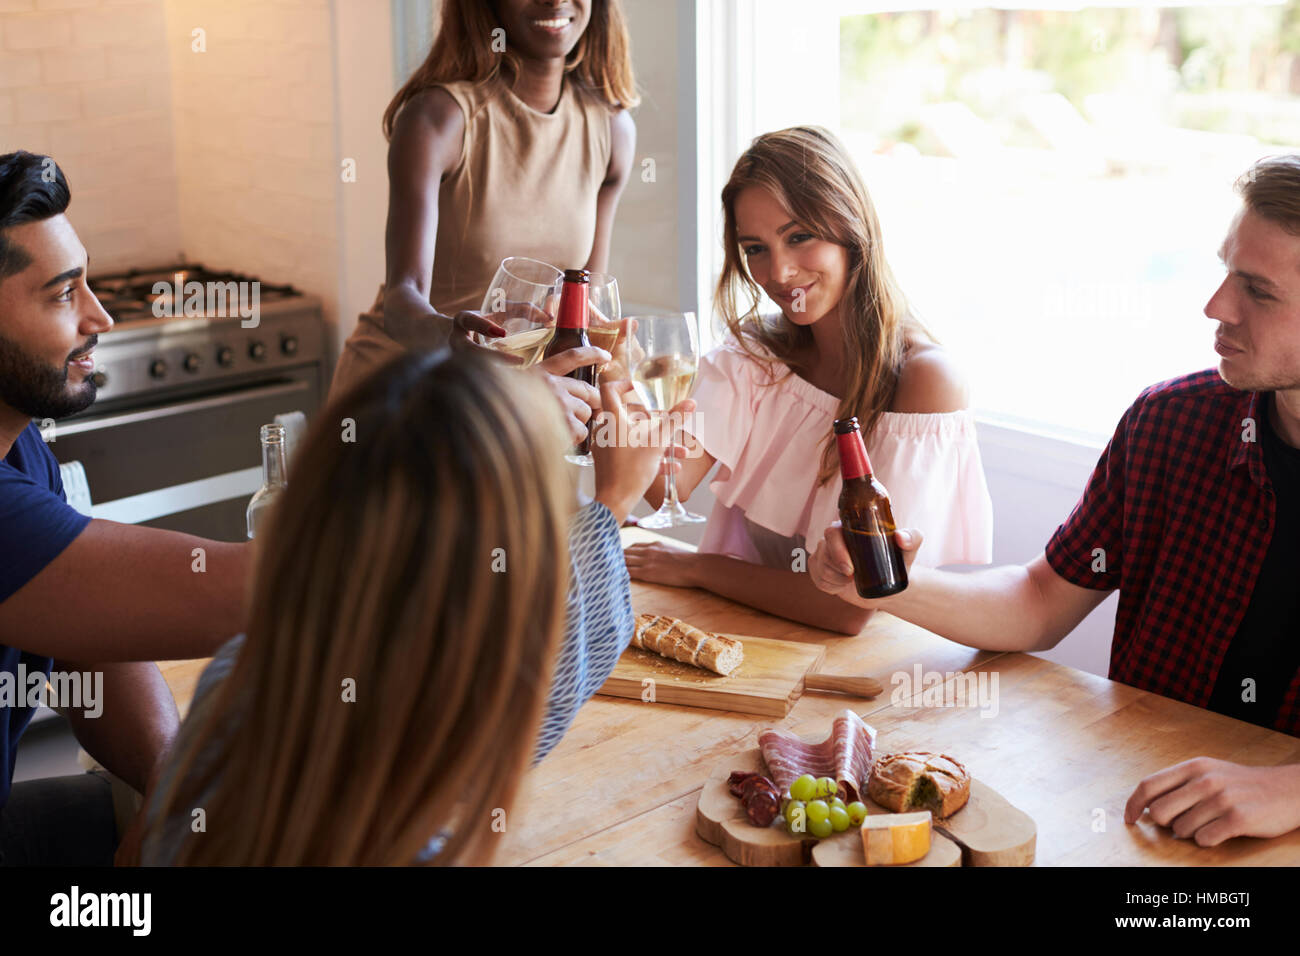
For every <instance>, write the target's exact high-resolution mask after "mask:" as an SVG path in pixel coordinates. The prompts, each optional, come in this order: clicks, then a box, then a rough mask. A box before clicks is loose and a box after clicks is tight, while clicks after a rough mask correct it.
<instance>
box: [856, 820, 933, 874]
mask: <svg viewBox="0 0 1300 956" xmlns="http://www.w3.org/2000/svg"><path fill="white" fill-rule="evenodd" d="M862 850H863V852H864V853H865V854H866V856H867V866H889V865H891V864H897V863H914V862H916V861H917V860H919V859H921V857H923V856H925V855H926V854H927V853H929V852H930V811H929V810H919V811H917V812H915V813H876V814H872V815H870V816H868V817H867V818H866V819H865V820H863V821H862Z"/></svg>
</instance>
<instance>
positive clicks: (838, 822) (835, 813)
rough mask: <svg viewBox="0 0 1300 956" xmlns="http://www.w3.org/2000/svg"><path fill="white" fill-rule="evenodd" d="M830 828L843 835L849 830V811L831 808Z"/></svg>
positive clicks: (841, 808)
mask: <svg viewBox="0 0 1300 956" xmlns="http://www.w3.org/2000/svg"><path fill="white" fill-rule="evenodd" d="M828 819H829V820H830V822H831V828H832V829H833V830H834V831H835V832H836V833H843V832H844V831H845V830H847V829H848V828H849V811H847V810H845V809H844V808H843V807H831V812H830V816H829V817H828Z"/></svg>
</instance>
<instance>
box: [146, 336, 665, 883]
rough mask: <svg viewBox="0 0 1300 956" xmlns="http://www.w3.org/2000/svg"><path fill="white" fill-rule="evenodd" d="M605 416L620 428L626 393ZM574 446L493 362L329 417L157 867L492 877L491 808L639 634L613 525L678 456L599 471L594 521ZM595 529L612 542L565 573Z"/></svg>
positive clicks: (186, 743)
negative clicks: (350, 428)
mask: <svg viewBox="0 0 1300 956" xmlns="http://www.w3.org/2000/svg"><path fill="white" fill-rule="evenodd" d="M606 401H607V406H609V407H612V408H613V409H614V411H613V412H611V414H614V415H616V416H619V415H621V414H622V403H621V399H620V397H619V395H618V394H617V391H616V389H615V388H614V387H612V386H607V388H606ZM347 419H351V420H352V421H353V422H354V423H355V441H347V440H341V433H340V421H346V420H347ZM567 444H568V438H567V435H566V434H565V429H564V427H563V424H562V420H561V416H560V414H559V412H558V410H557V409H556V407H555V403H554V402H552V401H551V400H550V399H548V398H547V393H546V390H545V386H544V385H542V384H541V383H539V382H537V381H535V380H534V379H532V378H531V377H530V376H523V375H519V374H518V372H517V371H515V370H513V369H511V368H509V367H508V366H507V365H506V364H505V363H504V362H503V361H502V360H500V359H498V358H496V357H494V356H492V355H491V354H490V353H486V352H478V351H474V352H468V353H465V354H463V355H458V356H456V357H455V358H454V359H449V354H448V352H447V351H446V350H443V351H442V352H439V353H435V354H431V355H421V354H417V353H407V354H406V355H404V356H402V357H400V358H398V359H396V360H395V361H393V362H392V363H390V364H389V365H387V366H385V367H383V368H382V369H380V370H379V371H378V372H377V373H376V374H374V375H372V376H370V377H369V378H367V379H365V380H364V381H363V382H362V383H361V384H360V385H359V386H357V387H356V388H355V389H353V390H352V391H350V392H348V393H345V394H344V395H342V396H340V397H339V399H338V400H337V401H336V402H334V403H332V404H331V405H330V406H329V408H328V409H327V410H326V411H324V412H322V413H321V414H320V415H319V416H318V418H317V420H316V421H315V423H314V424H313V426H312V429H311V431H310V432H309V434H308V436H307V438H306V440H305V441H304V444H303V447H302V448H301V450H300V451H299V453H298V454H297V455H296V457H295V459H294V461H293V462H292V464H291V479H292V480H291V482H290V488H289V492H288V494H287V495H286V497H285V498H284V499H283V500H282V501H281V502H280V503H279V504H278V505H277V507H276V511H275V513H274V514H273V515H272V517H271V520H270V524H269V527H268V528H267V531H266V532H265V533H264V535H263V536H262V537H260V538H259V539H258V547H259V553H258V555H257V560H256V563H255V569H254V580H253V582H252V588H251V611H250V616H249V624H248V630H247V634H246V636H240V637H238V638H235V639H233V640H232V641H230V642H229V643H227V644H226V645H224V646H223V647H222V649H221V651H220V652H219V653H218V654H217V657H216V658H215V659H214V661H213V663H212V664H211V665H210V666H209V668H208V670H207V671H205V672H204V674H203V677H202V678H201V680H200V684H199V688H198V691H197V693H196V697H195V701H194V704H193V706H192V709H191V712H190V714H189V715H188V717H187V719H186V721H185V724H184V726H183V727H182V729H181V732H180V735H179V736H178V739H177V742H176V745H175V747H174V749H173V752H172V754H171V756H170V758H169V765H168V767H167V769H166V771H165V772H164V775H163V778H162V782H161V783H160V784H159V786H158V788H157V792H156V794H155V795H154V798H153V802H152V804H151V813H150V821H151V825H150V829H149V831H148V832H147V833H146V835H145V837H144V842H143V852H142V858H143V861H144V862H145V863H146V864H167V863H176V864H197V865H222V864H236V865H302V864H306V865H374V864H380V865H389V864H406V863H412V862H434V863H438V864H444V863H480V862H486V861H487V860H488V859H489V858H490V857H491V854H492V852H493V850H494V846H493V841H494V839H495V837H496V835H497V834H496V833H495V832H494V830H493V827H492V823H493V817H492V814H493V812H494V810H497V809H498V808H500V809H504V810H506V811H507V812H508V811H509V809H510V807H511V805H512V802H513V800H514V797H515V792H516V789H517V787H518V784H519V781H520V778H521V776H522V775H523V773H524V771H525V770H526V769H527V768H528V766H529V763H530V761H531V760H533V759H540V757H541V756H542V755H543V754H544V753H545V752H546V751H547V750H548V749H549V748H550V747H551V746H553V745H554V744H555V742H556V741H558V739H559V736H560V735H561V734H563V732H564V730H565V729H566V728H567V727H568V724H569V723H570V722H571V721H572V719H573V716H574V713H575V712H576V710H577V708H578V707H579V706H580V705H581V703H582V702H583V701H585V700H586V699H587V697H589V696H590V694H591V693H593V692H594V690H595V689H596V687H598V686H599V683H600V682H603V680H604V679H605V676H606V675H607V674H608V672H609V670H610V669H612V667H613V663H614V661H616V660H617V658H618V655H619V654H620V653H621V652H622V650H623V648H624V647H625V646H626V644H627V638H628V637H629V636H630V629H628V628H625V627H624V626H623V623H622V621H621V616H626V617H627V618H628V619H629V621H630V616H631V613H630V605H629V603H628V600H629V599H628V595H627V575H626V571H625V570H624V568H623V566H622V561H621V557H620V553H619V545H618V523H619V521H621V518H622V516H623V515H625V514H626V511H625V510H624V509H625V508H626V507H630V506H631V504H632V503H633V502H634V501H635V500H636V499H637V498H639V496H640V494H641V492H642V491H643V490H644V488H645V486H646V484H648V483H649V482H650V480H651V476H652V475H653V474H654V471H655V469H656V467H657V465H656V459H657V456H659V455H660V454H661V449H662V445H663V443H660V444H659V447H658V448H656V447H654V446H653V443H648V444H650V446H651V447H648V448H646V449H635V450H628V451H624V450H622V449H615V450H612V451H610V452H609V454H610V455H620V454H621V455H626V456H635V467H632V468H629V467H626V462H627V460H628V459H626V458H625V459H621V460H620V461H619V462H618V463H616V466H613V467H606V468H604V469H603V473H604V475H605V476H606V477H605V479H604V484H603V485H602V483H601V481H600V477H599V476H600V473H601V471H602V468H601V466H602V459H601V457H599V456H598V458H597V470H598V482H597V501H596V502H593V503H592V504H591V505H589V506H587V507H586V508H584V509H583V510H581V511H579V512H577V514H575V503H576V496H575V490H574V488H573V486H572V484H571V479H570V478H569V477H568V475H567V472H566V466H565V464H564V458H563V454H564V450H565V447H566V445H567ZM601 454H604V451H603V450H602V452H601ZM606 460H608V459H606ZM611 476H612V477H611ZM619 476H622V477H619ZM611 483H612V485H611ZM607 512H608V513H607ZM584 521H588V522H603V523H602V524H599V525H598V527H599V529H600V530H599V533H597V534H595V535H590V534H588V535H586V536H585V537H583V538H582V540H583V541H585V542H586V544H585V545H584V546H583V547H582V549H581V553H575V554H573V555H572V556H571V555H570V550H571V544H570V540H569V538H570V536H572V535H575V534H578V532H577V531H575V528H578V527H580V526H582V523H583V522H584ZM575 589H576V590H575ZM566 595H567V600H568V602H569V607H570V614H569V617H570V618H571V619H573V620H571V623H570V627H569V630H568V631H566V629H565V617H566ZM575 595H577V596H576V598H575ZM575 600H577V601H579V602H581V601H583V600H591V601H598V602H601V603H602V604H606V605H608V607H609V608H610V609H611V610H610V611H609V613H610V614H617V615H620V620H619V621H617V622H613V619H612V618H611V620H610V621H607V622H605V623H603V624H602V623H601V622H600V620H599V619H598V618H597V617H596V616H594V615H593V614H585V615H584V614H581V613H579V614H574V613H573V603H574V601H575ZM575 622H576V623H575ZM575 627H577V628H578V631H577V632H576V633H575V631H574V628H575ZM582 628H585V629H586V630H585V631H584V630H582ZM562 635H563V640H562ZM557 658H558V663H557ZM593 684H594V686H593ZM539 733H540V737H539ZM200 808H201V809H202V811H203V817H204V823H205V826H204V828H203V831H202V832H197V833H196V832H193V831H194V828H192V827H191V824H192V822H193V820H194V819H195V816H194V814H195V812H196V811H197V810H198V809H200Z"/></svg>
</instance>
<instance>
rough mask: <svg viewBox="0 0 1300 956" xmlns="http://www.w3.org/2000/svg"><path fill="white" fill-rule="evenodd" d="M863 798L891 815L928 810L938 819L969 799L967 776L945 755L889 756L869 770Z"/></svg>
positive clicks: (910, 754) (955, 809)
mask: <svg viewBox="0 0 1300 956" xmlns="http://www.w3.org/2000/svg"><path fill="white" fill-rule="evenodd" d="M867 796H868V797H870V798H871V799H872V800H874V801H876V803H878V804H880V805H881V806H882V807H885V808H887V809H889V810H893V811H894V812H895V813H903V812H905V811H908V810H929V811H930V812H931V813H933V814H934V815H935V816H936V817H938V818H939V819H941V820H942V819H943V818H945V817H950V816H952V815H953V814H954V813H956V812H957V811H958V810H960V809H961V808H962V807H964V806H965V805H966V801H967V800H969V799H970V773H968V772H967V770H966V768H965V767H964V766H962V765H961V764H960V763H958V762H957V761H956V760H953V759H952V758H951V757H949V756H947V755H946V754H933V753H929V752H927V751H919V750H914V751H908V752H907V753H899V754H890V755H889V756H887V757H882V758H881V759H880V760H877V761H876V764H875V766H874V767H872V768H871V777H870V779H869V780H868V781H867Z"/></svg>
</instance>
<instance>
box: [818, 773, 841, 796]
mask: <svg viewBox="0 0 1300 956" xmlns="http://www.w3.org/2000/svg"><path fill="white" fill-rule="evenodd" d="M837 789H839V788H838V787H836V785H835V781H834V780H832V779H831V778H830V777H821V778H820V779H818V781H817V796H818V797H833V796H835V791H836V790H837Z"/></svg>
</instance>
